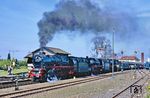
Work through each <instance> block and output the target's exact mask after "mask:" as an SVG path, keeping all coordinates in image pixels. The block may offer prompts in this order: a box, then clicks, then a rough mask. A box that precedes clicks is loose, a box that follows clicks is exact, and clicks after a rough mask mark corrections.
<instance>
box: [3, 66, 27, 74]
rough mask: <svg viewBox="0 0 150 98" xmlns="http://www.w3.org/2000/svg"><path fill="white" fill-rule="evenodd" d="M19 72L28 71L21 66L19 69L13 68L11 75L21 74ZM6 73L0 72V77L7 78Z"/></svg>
mask: <svg viewBox="0 0 150 98" xmlns="http://www.w3.org/2000/svg"><path fill="white" fill-rule="evenodd" d="M21 72H28V69H27V67H26V66H21V67H20V68H14V69H13V71H12V73H13V74H17V73H21ZM7 75H8V72H7V71H5V70H0V76H7Z"/></svg>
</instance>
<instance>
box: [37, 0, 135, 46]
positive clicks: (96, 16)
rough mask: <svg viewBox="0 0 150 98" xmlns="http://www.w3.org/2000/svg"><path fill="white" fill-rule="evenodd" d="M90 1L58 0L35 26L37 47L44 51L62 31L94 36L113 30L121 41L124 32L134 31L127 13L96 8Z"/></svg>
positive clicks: (130, 16)
mask: <svg viewBox="0 0 150 98" xmlns="http://www.w3.org/2000/svg"><path fill="white" fill-rule="evenodd" d="M91 1H92V0H62V1H60V2H59V3H58V4H57V5H56V8H55V10H53V11H51V12H45V13H44V14H43V18H42V19H41V20H40V21H39V22H38V27H39V32H38V35H39V38H40V39H39V42H40V47H45V46H46V44H47V43H48V42H49V41H51V40H52V39H53V37H54V35H55V33H59V32H60V31H63V30H67V31H79V33H80V34H85V33H93V34H96V35H97V34H100V33H108V32H109V33H110V32H112V30H113V28H115V30H116V32H117V33H118V34H117V35H118V36H121V38H123V37H125V36H126V34H127V33H128V32H130V33H131V32H132V31H136V30H135V29H136V28H137V25H136V24H135V17H134V16H132V15H130V14H129V13H127V12H120V11H111V10H110V9H111V8H110V9H107V8H105V7H103V8H100V7H99V6H97V5H98V4H95V3H93V2H91ZM93 1H94V0H93ZM135 27H136V28H135ZM77 33H78V32H77Z"/></svg>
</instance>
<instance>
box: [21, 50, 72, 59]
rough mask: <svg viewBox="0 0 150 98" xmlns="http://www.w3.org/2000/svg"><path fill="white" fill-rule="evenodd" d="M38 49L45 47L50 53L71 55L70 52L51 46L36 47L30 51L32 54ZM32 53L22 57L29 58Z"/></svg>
mask: <svg viewBox="0 0 150 98" xmlns="http://www.w3.org/2000/svg"><path fill="white" fill-rule="evenodd" d="M40 49H45V50H47V51H48V52H51V53H54V54H66V55H71V54H70V53H68V52H66V51H64V50H61V49H59V48H53V47H42V48H38V49H36V50H35V51H33V52H32V53H33V54H34V53H35V52H37V51H40ZM32 53H30V54H28V55H26V56H25V57H24V58H29V57H30V58H31V57H32Z"/></svg>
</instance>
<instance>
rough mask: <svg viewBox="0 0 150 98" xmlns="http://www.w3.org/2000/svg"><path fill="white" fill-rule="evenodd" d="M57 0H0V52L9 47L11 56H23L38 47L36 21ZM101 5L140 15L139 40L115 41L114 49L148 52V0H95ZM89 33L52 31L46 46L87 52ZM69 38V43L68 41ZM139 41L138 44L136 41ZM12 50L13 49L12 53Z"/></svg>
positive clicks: (149, 47) (74, 53)
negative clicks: (52, 37)
mask: <svg viewBox="0 0 150 98" xmlns="http://www.w3.org/2000/svg"><path fill="white" fill-rule="evenodd" d="M58 2H59V0H0V56H1V58H7V54H8V52H9V50H10V51H11V54H12V56H14V57H16V58H18V59H23V57H24V56H25V55H26V54H27V53H28V52H31V51H33V50H35V49H37V48H38V47H39V41H38V40H39V39H38V38H39V37H38V34H37V33H38V27H37V22H38V21H39V20H40V19H41V18H42V14H43V12H45V11H52V10H54V9H55V4H57V3H58ZM96 2H97V3H98V4H99V6H101V7H103V6H104V7H108V8H109V7H110V8H114V9H118V10H120V11H130V10H131V9H132V10H133V11H134V12H135V13H134V14H136V15H137V17H138V18H139V19H138V21H139V23H140V26H141V28H142V29H141V35H145V36H143V37H144V38H143V37H142V38H141V37H140V36H139V37H137V38H139V39H140V40H134V41H132V44H133V45H132V46H133V47H132V46H130V48H129V45H128V44H127V43H126V42H124V41H122V42H118V41H116V45H115V51H116V52H119V51H121V50H124V51H125V52H126V54H129V55H131V54H133V51H134V50H136V49H139V51H144V52H145V53H146V54H147V56H148V53H149V49H150V46H148V45H145V44H149V42H150V40H149V37H150V32H149V30H150V1H149V0H101V1H100V0H96ZM91 36H93V35H87V36H80V35H75V36H73V38H68V37H67V36H66V35H63V34H60V35H58V34H57V35H55V37H54V39H53V40H52V41H51V42H49V43H48V45H47V46H52V47H58V48H62V49H64V50H66V51H68V52H70V53H71V54H72V55H75V56H86V55H90V52H89V43H90V40H88V39H90V38H91ZM70 42H71V43H70ZM137 42H139V44H140V45H137ZM13 51H15V52H14V53H13Z"/></svg>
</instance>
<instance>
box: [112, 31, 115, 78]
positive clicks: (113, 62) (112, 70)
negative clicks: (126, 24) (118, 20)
mask: <svg viewBox="0 0 150 98" xmlns="http://www.w3.org/2000/svg"><path fill="white" fill-rule="evenodd" d="M114 33H115V29H114V28H113V32H112V77H114Z"/></svg>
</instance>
